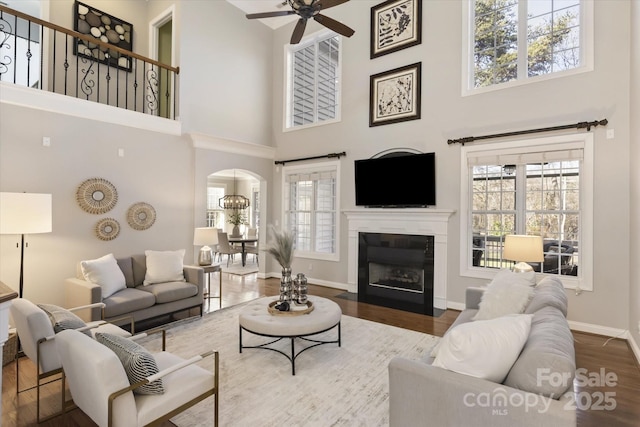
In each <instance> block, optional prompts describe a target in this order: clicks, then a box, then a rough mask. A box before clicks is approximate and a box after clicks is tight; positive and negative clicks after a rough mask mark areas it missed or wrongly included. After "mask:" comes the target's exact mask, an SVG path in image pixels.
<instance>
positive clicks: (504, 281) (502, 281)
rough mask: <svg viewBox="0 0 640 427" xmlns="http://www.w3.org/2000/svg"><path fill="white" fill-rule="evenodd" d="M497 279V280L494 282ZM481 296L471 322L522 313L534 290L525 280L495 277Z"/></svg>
mask: <svg viewBox="0 0 640 427" xmlns="http://www.w3.org/2000/svg"><path fill="white" fill-rule="evenodd" d="M496 279H498V280H496ZM496 279H494V280H493V281H492V282H491V283H489V286H487V289H486V290H485V291H484V293H483V294H482V299H481V301H480V307H479V309H478V312H477V313H476V315H475V316H474V317H473V320H487V319H494V318H496V317H501V316H504V315H507V314H520V313H522V312H523V311H524V310H525V308H526V307H527V304H528V303H529V300H530V299H531V297H532V296H533V293H534V288H533V287H532V286H530V284H529V282H528V281H527V280H525V279H514V278H513V277H511V276H510V277H509V278H504V277H500V278H498V276H496Z"/></svg>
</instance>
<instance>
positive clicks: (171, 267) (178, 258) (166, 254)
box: [142, 249, 185, 285]
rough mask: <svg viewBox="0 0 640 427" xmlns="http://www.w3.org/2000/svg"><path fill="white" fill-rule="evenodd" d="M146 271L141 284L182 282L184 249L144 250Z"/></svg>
mask: <svg viewBox="0 0 640 427" xmlns="http://www.w3.org/2000/svg"><path fill="white" fill-rule="evenodd" d="M144 254H145V255H146V256H147V272H146V274H145V276H144V282H142V284H143V285H151V284H153V283H164V282H184V281H185V280H184V267H183V264H182V261H183V259H184V249H180V250H177V251H144Z"/></svg>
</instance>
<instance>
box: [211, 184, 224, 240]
mask: <svg viewBox="0 0 640 427" xmlns="http://www.w3.org/2000/svg"><path fill="white" fill-rule="evenodd" d="M224 194H225V187H224V186H219V185H211V184H209V186H208V187H207V227H215V228H219V229H221V230H224V223H225V215H224V209H222V208H221V207H220V204H219V203H218V201H219V200H220V199H221V198H223V197H224Z"/></svg>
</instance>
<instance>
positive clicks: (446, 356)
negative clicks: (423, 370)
mask: <svg viewBox="0 0 640 427" xmlns="http://www.w3.org/2000/svg"><path fill="white" fill-rule="evenodd" d="M532 317H533V316H532V315H530V314H518V315H509V316H503V317H498V318H496V319H490V320H477V321H475V322H468V323H463V324H461V325H458V326H456V327H455V328H453V329H451V330H449V331H448V332H447V334H445V336H444V337H442V340H441V344H440V348H439V350H438V355H437V356H436V358H435V360H434V361H433V366H437V367H440V368H444V369H448V370H450V371H454V372H458V373H461V374H465V375H470V376H473V377H477V378H483V379H487V380H489V381H493V382H497V383H500V382H502V381H503V380H504V378H505V377H506V376H507V374H508V373H509V370H510V369H511V366H512V365H513V363H514V362H515V360H516V359H517V358H518V355H519V354H520V351H521V350H522V347H523V345H524V343H525V342H526V341H527V337H528V335H529V329H530V327H531V318H532Z"/></svg>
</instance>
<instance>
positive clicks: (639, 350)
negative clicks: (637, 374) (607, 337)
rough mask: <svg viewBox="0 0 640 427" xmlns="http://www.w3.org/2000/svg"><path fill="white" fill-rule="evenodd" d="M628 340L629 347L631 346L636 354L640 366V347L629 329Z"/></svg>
mask: <svg viewBox="0 0 640 427" xmlns="http://www.w3.org/2000/svg"><path fill="white" fill-rule="evenodd" d="M627 342H628V343H629V347H631V351H633V354H635V356H636V364H637V365H638V366H640V347H639V346H638V343H637V342H636V340H634V339H633V335H631V332H629V331H627Z"/></svg>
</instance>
